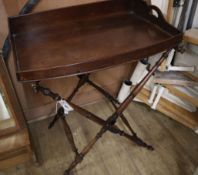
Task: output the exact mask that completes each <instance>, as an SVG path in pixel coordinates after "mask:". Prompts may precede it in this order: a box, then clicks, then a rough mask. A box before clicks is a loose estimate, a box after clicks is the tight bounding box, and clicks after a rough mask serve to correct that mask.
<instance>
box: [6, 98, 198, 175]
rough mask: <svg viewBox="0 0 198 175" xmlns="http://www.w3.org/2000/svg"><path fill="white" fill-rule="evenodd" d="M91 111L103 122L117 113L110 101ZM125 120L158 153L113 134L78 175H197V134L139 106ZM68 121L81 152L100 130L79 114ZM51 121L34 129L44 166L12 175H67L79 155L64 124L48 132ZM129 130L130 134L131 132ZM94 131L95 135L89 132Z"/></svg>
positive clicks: (14, 170)
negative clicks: (195, 174) (114, 112)
mask: <svg viewBox="0 0 198 175" xmlns="http://www.w3.org/2000/svg"><path fill="white" fill-rule="evenodd" d="M86 109H87V110H90V111H92V112H94V113H95V114H96V115H99V116H103V119H104V120H105V118H106V117H108V116H109V115H110V114H112V112H113V111H114V108H113V107H112V106H111V104H110V103H107V102H105V101H103V102H100V103H97V104H93V105H89V106H87V107H86ZM124 114H125V115H126V117H127V118H128V119H129V122H130V123H133V127H134V129H135V130H136V131H138V133H139V135H140V136H141V137H142V138H144V139H145V140H146V141H147V142H150V143H152V144H153V145H154V147H155V149H156V151H154V152H150V151H147V150H146V149H143V148H140V147H138V146H135V144H132V143H131V142H130V141H127V140H124V139H123V138H122V137H117V136H115V135H112V134H111V133H110V132H107V133H106V135H105V137H104V138H103V139H101V140H100V141H99V142H98V144H97V145H96V147H95V148H94V149H93V150H92V152H90V154H89V155H88V156H87V157H86V159H85V160H84V161H83V162H82V164H81V165H79V166H78V167H77V168H76V169H75V170H74V172H73V174H74V175H153V174H156V175H192V174H193V172H194V171H195V169H196V167H197V165H198V151H197V145H198V136H197V135H196V134H195V133H194V132H193V131H192V130H190V129H188V128H186V127H184V126H183V125H181V124H179V123H177V122H176V121H174V120H170V119H169V118H167V117H166V116H164V115H163V114H161V113H159V112H156V111H153V110H151V109H150V108H148V107H147V106H146V105H142V104H138V103H131V104H130V105H129V108H128V109H127V110H126V111H125V113H124ZM67 119H68V123H69V124H70V125H71V129H72V132H73V133H74V139H75V141H76V144H77V145H78V147H79V148H80V149H82V148H83V147H84V145H85V144H86V143H87V141H88V140H90V139H91V138H93V136H94V135H95V133H96V132H97V131H98V129H99V128H100V126H99V125H96V124H94V123H92V122H87V119H85V118H83V117H81V116H80V114H78V113H75V112H74V113H71V116H70V117H68V118H67ZM49 121H51V119H48V120H45V121H40V122H36V123H32V124H31V125H30V127H31V132H32V134H33V137H34V139H35V140H37V148H39V150H40V155H41V157H42V158H43V162H44V163H43V164H42V166H39V167H37V166H34V165H33V164H31V163H27V164H23V165H19V166H18V167H16V168H11V169H8V170H6V171H5V172H4V173H5V174H6V175H27V174H28V175H44V174H47V175H55V174H56V175H59V174H60V175H61V174H62V172H63V171H64V170H65V166H67V165H69V163H70V161H71V159H72V158H73V156H74V154H73V153H72V152H71V151H70V150H71V148H70V145H69V141H68V140H67V139H66V138H65V134H64V129H63V126H62V124H61V121H60V122H59V123H57V124H56V125H55V127H54V128H53V129H52V130H51V131H48V129H47V127H48V124H49ZM79 123H80V125H79ZM118 125H119V126H120V127H121V128H123V127H124V125H123V123H122V122H121V121H118ZM151 128H152V129H151ZM124 129H125V130H127V128H126V127H124ZM148 129H149V132H148ZM90 130H91V131H92V132H89V131H90ZM54 150H56V151H54Z"/></svg>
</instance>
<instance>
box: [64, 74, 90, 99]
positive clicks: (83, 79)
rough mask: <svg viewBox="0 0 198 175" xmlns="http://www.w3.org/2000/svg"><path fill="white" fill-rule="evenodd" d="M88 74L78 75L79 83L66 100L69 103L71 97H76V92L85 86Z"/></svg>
mask: <svg viewBox="0 0 198 175" xmlns="http://www.w3.org/2000/svg"><path fill="white" fill-rule="evenodd" d="M88 76H89V74H86V75H80V76H78V77H79V81H78V84H77V86H76V87H75V89H74V90H73V92H72V93H71V95H70V96H69V97H68V98H67V100H68V101H71V100H72V99H73V97H74V96H75V95H76V93H77V92H78V90H79V89H80V88H81V87H82V86H83V85H84V84H85V83H87V79H88Z"/></svg>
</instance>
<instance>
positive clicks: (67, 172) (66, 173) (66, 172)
mask: <svg viewBox="0 0 198 175" xmlns="http://www.w3.org/2000/svg"><path fill="white" fill-rule="evenodd" d="M63 175H71V174H70V172H69V171H67V170H66V171H65V172H64V174H63Z"/></svg>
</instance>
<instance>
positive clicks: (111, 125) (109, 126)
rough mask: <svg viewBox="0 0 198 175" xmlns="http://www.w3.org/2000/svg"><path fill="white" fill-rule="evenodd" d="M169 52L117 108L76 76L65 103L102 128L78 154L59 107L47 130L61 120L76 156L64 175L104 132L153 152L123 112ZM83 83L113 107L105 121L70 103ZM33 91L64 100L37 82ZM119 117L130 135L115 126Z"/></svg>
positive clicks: (88, 81)
mask: <svg viewBox="0 0 198 175" xmlns="http://www.w3.org/2000/svg"><path fill="white" fill-rule="evenodd" d="M169 52H170V51H167V52H165V53H164V54H163V55H162V56H161V58H160V59H159V61H157V62H156V64H155V65H154V66H153V68H152V69H151V70H150V71H149V73H148V74H147V75H146V76H145V77H144V79H143V80H142V81H141V82H140V83H139V84H138V85H137V86H135V87H134V89H133V90H132V92H131V94H130V95H129V96H128V98H127V99H126V100H125V101H124V102H123V103H122V104H120V105H119V106H117V104H119V103H118V101H117V100H116V99H115V98H114V97H113V96H112V95H110V94H109V93H108V92H106V91H105V90H104V89H102V88H101V87H99V86H98V85H96V84H95V83H94V82H92V81H91V80H90V79H89V74H85V75H80V76H78V77H79V82H78V85H77V86H76V88H75V89H74V91H73V93H72V94H71V95H70V97H69V98H68V99H66V101H67V102H68V103H69V105H70V106H71V107H72V108H73V109H74V110H75V111H77V112H78V113H80V114H81V115H82V116H84V117H86V118H87V119H89V120H91V121H93V122H95V123H97V124H99V125H101V126H102V127H101V129H100V130H99V132H98V133H97V134H96V136H95V137H94V138H93V139H92V140H91V141H90V142H89V143H88V145H87V146H86V147H85V148H84V149H83V150H82V151H81V152H80V153H79V152H78V149H77V147H76V145H75V142H74V138H73V135H72V132H71V129H70V127H69V125H68V123H67V120H66V118H65V115H64V108H62V107H60V108H59V109H58V111H57V114H56V116H55V117H54V119H53V121H52V122H51V123H50V124H49V128H51V127H52V126H53V125H54V124H55V122H56V121H57V120H58V119H61V120H62V123H63V126H64V130H65V133H66V135H67V138H68V140H69V142H70V144H71V147H72V150H73V152H74V153H75V155H76V157H75V160H74V161H73V162H72V163H71V164H70V166H69V168H68V169H67V170H66V171H65V173H64V175H69V174H70V172H71V170H72V169H73V168H75V167H76V165H77V164H79V163H80V162H81V161H82V160H83V158H84V156H85V155H86V154H87V153H88V152H89V151H90V150H91V148H92V147H93V146H94V144H95V143H96V142H97V141H98V140H99V139H100V138H101V137H102V136H103V134H104V133H105V132H106V131H110V132H112V133H114V134H119V135H120V136H123V137H125V138H127V139H129V140H131V141H133V142H134V143H136V144H137V145H138V146H142V147H145V148H147V149H149V150H153V147H152V146H150V145H148V144H146V143H145V142H144V141H143V140H141V139H140V138H139V137H138V136H137V135H136V133H135V132H134V131H133V129H132V127H131V126H130V124H129V122H128V120H127V119H126V117H125V116H124V114H123V111H124V110H125V109H126V108H127V107H128V105H129V104H130V103H131V101H132V100H133V99H134V98H135V96H136V95H137V94H138V93H139V92H140V91H141V89H142V88H143V87H144V85H145V84H146V82H147V81H148V80H149V78H150V77H151V76H152V75H153V73H154V72H155V71H156V70H157V68H158V67H159V66H160V65H161V63H162V62H163V61H164V60H165V59H166V58H167V57H168V54H169ZM85 83H88V84H89V85H91V86H93V87H95V88H96V89H97V90H98V91H99V92H101V93H102V94H103V95H104V96H105V97H107V99H109V101H110V102H111V103H112V105H113V107H114V108H115V112H114V113H113V114H112V115H111V116H110V117H108V118H107V120H103V119H101V118H99V117H98V116H96V115H95V114H93V113H91V112H89V111H87V110H85V109H83V108H81V107H79V106H77V105H75V104H73V103H72V102H71V100H72V98H73V97H74V96H75V94H76V93H77V91H78V90H79V88H81V87H82V86H83V85H84V84H85ZM33 89H34V91H35V92H41V93H42V94H43V95H46V96H49V97H51V98H52V99H53V100H55V101H59V100H64V98H62V97H61V96H60V95H59V94H57V93H54V92H52V91H51V90H50V89H48V88H45V87H42V86H40V84H39V82H36V83H35V84H33ZM119 117H120V118H121V119H122V121H123V123H124V124H125V125H126V126H127V128H128V129H129V130H130V132H131V134H127V133H126V132H124V131H123V130H120V129H119V128H118V127H117V126H116V125H115V124H116V121H117V119H118V118H119Z"/></svg>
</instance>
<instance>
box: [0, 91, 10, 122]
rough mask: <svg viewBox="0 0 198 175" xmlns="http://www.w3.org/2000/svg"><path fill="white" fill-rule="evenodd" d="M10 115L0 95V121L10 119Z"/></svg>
mask: <svg viewBox="0 0 198 175" xmlns="http://www.w3.org/2000/svg"><path fill="white" fill-rule="evenodd" d="M9 118H10V115H9V112H8V110H7V108H6V106H5V103H4V101H3V98H2V96H1V94H0V120H6V119H9Z"/></svg>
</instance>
